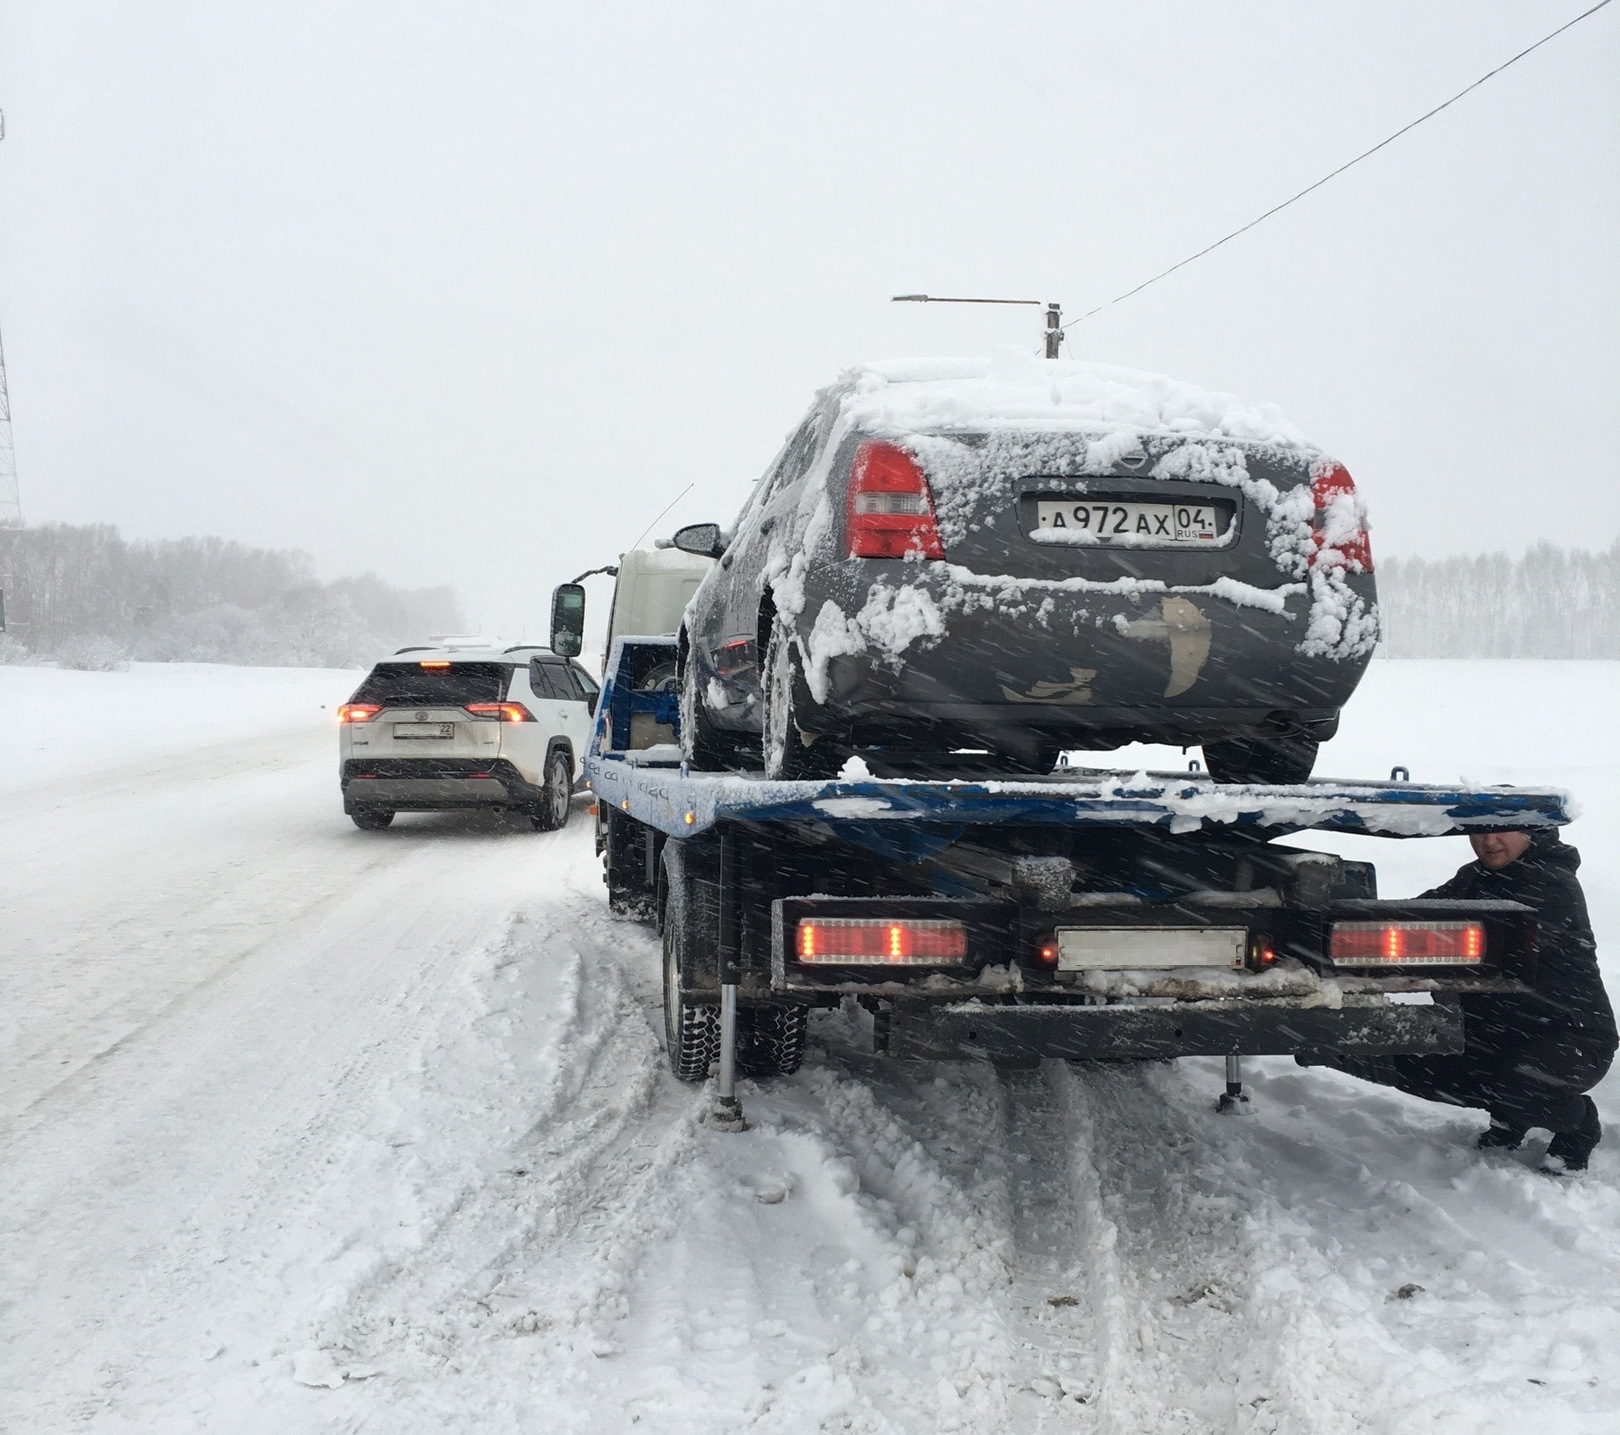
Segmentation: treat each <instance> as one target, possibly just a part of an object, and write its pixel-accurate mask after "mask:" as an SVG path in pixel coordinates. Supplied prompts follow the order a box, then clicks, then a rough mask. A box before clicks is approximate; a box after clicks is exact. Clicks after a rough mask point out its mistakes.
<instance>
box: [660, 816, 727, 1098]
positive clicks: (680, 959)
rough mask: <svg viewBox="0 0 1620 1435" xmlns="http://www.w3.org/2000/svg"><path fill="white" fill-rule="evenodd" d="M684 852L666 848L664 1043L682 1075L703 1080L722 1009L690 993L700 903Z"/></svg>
mask: <svg viewBox="0 0 1620 1435" xmlns="http://www.w3.org/2000/svg"><path fill="white" fill-rule="evenodd" d="M670 848H675V849H676V850H674V851H671V850H669V849H670ZM684 856H685V854H684V853H682V852H681V851H680V850H679V848H678V845H677V844H676V843H673V842H671V843H670V844H668V847H666V849H665V856H664V873H665V879H666V888H667V890H666V895H665V900H664V921H663V929H664V1045H665V1049H666V1050H667V1051H668V1052H669V1069H670V1070H671V1071H673V1072H674V1073H675V1075H676V1077H677V1079H679V1080H681V1081H703V1080H705V1079H706V1078H707V1077H708V1075H709V1067H710V1066H711V1065H713V1063H714V1059H715V1058H716V1057H717V1056H719V1054H720V1009H719V1008H718V1007H716V1006H712V1005H709V1004H706V1003H698V1002H693V1001H690V1000H688V999H687V995H686V980H685V976H686V972H687V971H688V970H689V969H690V965H691V964H690V962H689V961H688V957H687V953H688V951H689V950H690V945H689V944H690V943H692V942H693V941H694V940H697V939H698V933H697V931H696V930H695V929H696V927H697V924H698V904H697V903H696V902H695V901H694V900H693V899H694V895H695V894H694V893H693V892H692V891H691V881H692V879H691V878H690V877H689V876H688V875H687V872H686V863H685V861H684Z"/></svg>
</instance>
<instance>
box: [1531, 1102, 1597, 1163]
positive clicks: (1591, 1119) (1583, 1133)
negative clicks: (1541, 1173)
mask: <svg viewBox="0 0 1620 1435" xmlns="http://www.w3.org/2000/svg"><path fill="white" fill-rule="evenodd" d="M1581 1104H1582V1105H1583V1106H1584V1107H1585V1108H1586V1109H1585V1112H1584V1114H1583V1115H1582V1117H1581V1124H1580V1125H1579V1126H1577V1127H1576V1128H1575V1129H1574V1130H1573V1131H1559V1132H1557V1133H1556V1134H1555V1135H1554V1136H1553V1139H1552V1144H1551V1145H1549V1146H1548V1147H1547V1159H1546V1160H1545V1161H1544V1162H1543V1163H1542V1167H1543V1169H1544V1170H1547V1171H1550V1172H1552V1173H1553V1174H1555V1175H1563V1174H1564V1173H1565V1172H1566V1171H1584V1170H1585V1169H1586V1163H1587V1160H1588V1159H1589V1158H1590V1157H1591V1155H1592V1149H1593V1147H1595V1146H1596V1145H1597V1144H1598V1142H1599V1141H1601V1140H1602V1139H1603V1123H1602V1122H1601V1121H1599V1120H1598V1109H1597V1103H1596V1102H1595V1101H1593V1100H1592V1098H1591V1097H1590V1096H1583V1097H1581Z"/></svg>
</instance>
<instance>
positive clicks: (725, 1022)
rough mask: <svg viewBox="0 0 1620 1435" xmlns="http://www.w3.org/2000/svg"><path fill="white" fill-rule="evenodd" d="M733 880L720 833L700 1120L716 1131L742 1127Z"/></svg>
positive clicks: (729, 846) (733, 862)
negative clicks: (711, 1008)
mask: <svg viewBox="0 0 1620 1435" xmlns="http://www.w3.org/2000/svg"><path fill="white" fill-rule="evenodd" d="M741 896H742V894H741V892H740V891H739V890H738V881H737V851H736V843H735V840H734V839H733V838H731V837H729V836H728V835H727V834H726V833H725V831H724V830H722V831H721V833H720V929H719V937H720V951H719V954H718V955H719V959H720V963H719V965H720V1063H719V1065H720V1069H719V1072H718V1073H717V1075H716V1078H715V1084H714V1086H715V1089H714V1100H713V1102H712V1103H711V1104H710V1106H709V1109H708V1111H706V1112H705V1113H704V1115H703V1124H704V1125H705V1126H709V1127H712V1128H713V1129H714V1130H716V1131H746V1130H747V1129H748V1123H747V1122H746V1121H745V1120H744V1119H743V1109H742V1102H740V1101H739V1100H738V1099H737V983H738V980H739V979H740V977H741V970H740V968H741V965H742V962H741V952H740V951H739V943H738V932H737V913H738V907H739V903H740V900H741Z"/></svg>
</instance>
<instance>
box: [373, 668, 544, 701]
mask: <svg viewBox="0 0 1620 1435" xmlns="http://www.w3.org/2000/svg"><path fill="white" fill-rule="evenodd" d="M511 673H512V669H511V668H510V667H508V666H507V665H506V664H505V663H453V664H451V665H450V666H449V667H447V668H425V667H423V666H422V665H421V664H420V663H378V664H377V666H376V667H374V668H373V669H372V670H371V675H370V676H369V677H368V678H367V679H366V680H365V682H363V683H361V684H360V690H359V691H358V692H357V693H355V695H354V696H353V697H352V698H351V699H350V701H351V702H356V703H377V704H379V705H380V706H382V707H455V708H461V707H466V705H467V704H468V703H498V702H500V701H501V699H502V698H504V697H505V696H506V685H507V683H508V681H509V680H510V678H511Z"/></svg>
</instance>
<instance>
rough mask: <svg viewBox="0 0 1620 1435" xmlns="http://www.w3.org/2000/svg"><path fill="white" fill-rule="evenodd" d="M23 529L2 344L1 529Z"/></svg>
mask: <svg viewBox="0 0 1620 1435" xmlns="http://www.w3.org/2000/svg"><path fill="white" fill-rule="evenodd" d="M21 527H22V499H21V497H20V496H19V494H18V492H17V450H16V448H15V446H14V445H13V444H12V442H11V395H10V393H9V392H8V390H7V388H6V351H5V346H4V345H3V344H0V528H21Z"/></svg>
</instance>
